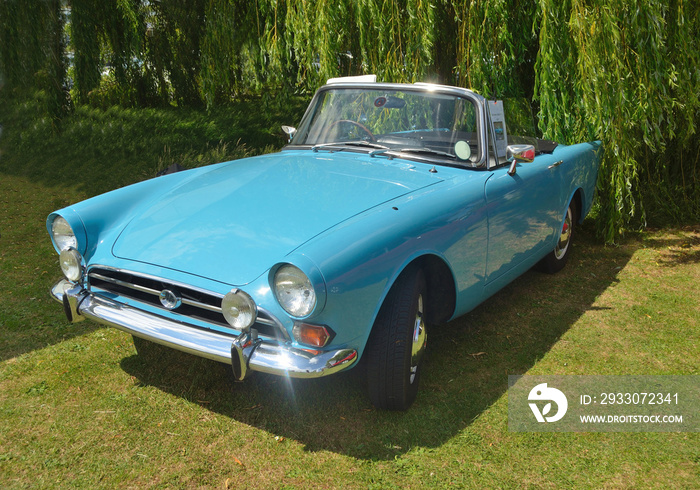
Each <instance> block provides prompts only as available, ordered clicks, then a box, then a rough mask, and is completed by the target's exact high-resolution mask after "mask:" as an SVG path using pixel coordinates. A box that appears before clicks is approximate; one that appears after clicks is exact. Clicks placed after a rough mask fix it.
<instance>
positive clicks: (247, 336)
mask: <svg viewBox="0 0 700 490" xmlns="http://www.w3.org/2000/svg"><path fill="white" fill-rule="evenodd" d="M51 295H52V296H53V297H54V299H56V300H57V301H59V302H62V303H63V308H64V310H65V312H66V316H67V317H68V320H70V321H71V322H77V321H80V320H83V319H84V318H88V319H90V320H94V321H96V322H98V323H102V324H105V325H108V326H111V327H116V328H118V329H120V330H123V331H125V332H127V333H130V334H132V335H135V336H137V337H142V338H144V339H147V340H150V341H152V342H156V343H158V344H163V345H165V346H168V347H172V348H173V349H177V350H180V351H183V352H188V353H190V354H194V355H197V356H200V357H205V358H207V359H212V360H214V361H219V362H223V363H226V364H231V365H232V367H233V371H234V374H235V375H236V376H237V377H238V378H239V379H244V378H245V377H246V375H247V374H248V373H249V371H259V372H263V373H270V374H277V375H280V376H289V377H292V378H317V377H321V376H326V375H328V374H333V373H336V372H338V371H342V370H343V369H346V368H348V367H350V366H352V365H353V364H354V363H355V361H356V360H357V351H356V350H354V349H339V350H333V351H307V350H304V349H298V348H294V347H290V346H286V345H280V344H278V343H276V342H268V341H265V340H262V339H259V338H256V335H255V333H254V332H251V333H242V334H241V335H239V336H238V337H232V336H229V335H225V334H222V333H219V332H216V331H214V330H207V329H202V328H200V327H196V326H193V325H190V324H188V323H186V322H177V321H174V320H171V319H168V318H165V317H162V316H158V315H155V314H153V313H149V312H147V311H143V310H140V309H138V308H134V307H133V306H129V305H125V304H122V303H118V302H116V301H113V300H111V299H109V298H105V297H102V296H98V295H95V294H92V293H90V292H89V291H87V290H85V289H84V288H82V287H81V286H76V285H74V284H71V283H70V282H68V281H66V280H65V279H62V280H61V281H59V282H58V283H56V285H55V286H54V287H53V288H52V289H51Z"/></svg>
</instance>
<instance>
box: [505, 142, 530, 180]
mask: <svg viewBox="0 0 700 490" xmlns="http://www.w3.org/2000/svg"><path fill="white" fill-rule="evenodd" d="M534 159H535V147H534V146H533V145H508V147H507V148H506V161H508V162H511V164H510V168H509V169H508V175H515V165H516V164H517V163H518V162H520V163H530V162H532V161H533V160H534Z"/></svg>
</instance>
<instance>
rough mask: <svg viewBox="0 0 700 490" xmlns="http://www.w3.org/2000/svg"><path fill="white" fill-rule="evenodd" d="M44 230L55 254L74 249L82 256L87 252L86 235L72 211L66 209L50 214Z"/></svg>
mask: <svg viewBox="0 0 700 490" xmlns="http://www.w3.org/2000/svg"><path fill="white" fill-rule="evenodd" d="M46 228H47V230H48V232H49V235H50V236H51V242H52V243H53V246H54V249H56V252H57V253H59V254H60V253H61V251H62V250H66V249H68V248H74V249H75V250H77V251H78V252H80V254H82V255H84V254H85V252H86V250H87V233H86V231H85V226H84V225H83V222H82V220H81V219H80V217H79V216H78V215H77V213H75V212H74V211H72V210H70V209H67V210H63V211H59V212H56V213H51V214H50V215H49V217H48V219H47V220H46Z"/></svg>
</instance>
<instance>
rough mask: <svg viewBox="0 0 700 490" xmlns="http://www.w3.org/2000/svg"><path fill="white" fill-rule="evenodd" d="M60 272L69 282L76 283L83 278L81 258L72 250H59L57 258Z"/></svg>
mask: <svg viewBox="0 0 700 490" xmlns="http://www.w3.org/2000/svg"><path fill="white" fill-rule="evenodd" d="M59 261H60V263H61V270H62V271H63V275H64V276H66V279H68V280H69V281H71V282H78V281H80V279H81V278H82V277H83V257H82V256H81V255H80V253H78V251H77V250H76V249H74V248H66V249H64V250H61V255H60V256H59Z"/></svg>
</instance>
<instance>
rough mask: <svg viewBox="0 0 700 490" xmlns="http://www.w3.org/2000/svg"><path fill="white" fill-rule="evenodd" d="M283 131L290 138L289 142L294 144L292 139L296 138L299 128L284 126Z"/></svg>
mask: <svg viewBox="0 0 700 490" xmlns="http://www.w3.org/2000/svg"><path fill="white" fill-rule="evenodd" d="M282 131H284V132H285V133H286V134H287V136H288V137H289V142H290V143H291V142H292V138H294V135H295V134H296V132H297V128H293V127H292V126H282Z"/></svg>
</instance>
